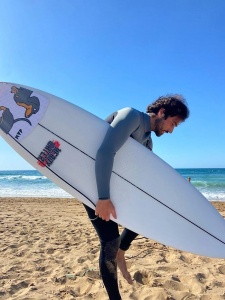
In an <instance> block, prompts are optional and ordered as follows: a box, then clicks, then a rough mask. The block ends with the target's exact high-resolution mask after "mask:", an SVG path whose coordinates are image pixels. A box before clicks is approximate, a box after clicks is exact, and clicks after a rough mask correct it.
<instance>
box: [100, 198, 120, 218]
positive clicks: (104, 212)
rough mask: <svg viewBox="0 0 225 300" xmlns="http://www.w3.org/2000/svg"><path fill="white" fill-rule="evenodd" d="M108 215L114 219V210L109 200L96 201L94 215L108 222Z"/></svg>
mask: <svg viewBox="0 0 225 300" xmlns="http://www.w3.org/2000/svg"><path fill="white" fill-rule="evenodd" d="M110 214H112V216H113V218H114V219H116V218H117V216H116V210H115V207H114V205H113V204H112V202H111V200H110V199H107V200H98V202H97V204H96V208H95V215H96V216H99V218H101V219H102V220H105V221H109V220H110Z"/></svg>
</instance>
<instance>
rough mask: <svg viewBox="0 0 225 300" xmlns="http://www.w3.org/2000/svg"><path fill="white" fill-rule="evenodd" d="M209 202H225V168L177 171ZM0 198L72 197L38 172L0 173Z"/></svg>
mask: <svg viewBox="0 0 225 300" xmlns="http://www.w3.org/2000/svg"><path fill="white" fill-rule="evenodd" d="M177 171H178V172H179V173H180V174H181V175H182V176H183V177H184V178H185V179H187V180H188V177H190V178H191V184H193V185H194V186H195V187H196V188H197V189H198V190H199V191H200V192H201V193H202V194H203V195H204V196H205V197H206V198H207V199H208V200H210V201H225V168H219V169H217V168H209V169H207V168H204V169H199V168H198V169H191V168H190V169H177ZM0 197H51V198H53V197H62V198H70V197H72V196H71V195H69V194H68V193H66V192H65V191H64V190H62V189H61V188H59V187H58V186H56V185H55V184H54V183H52V182H51V181H50V180H48V179H47V178H46V177H45V176H43V175H42V174H40V173H39V172H38V171H36V170H26V171H24V170H23V171H18V170H17V171H0Z"/></svg>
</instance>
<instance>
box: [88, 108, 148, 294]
mask: <svg viewBox="0 0 225 300" xmlns="http://www.w3.org/2000/svg"><path fill="white" fill-rule="evenodd" d="M106 121H107V122H108V123H110V127H109V129H108V131H107V133H106V135H105V138H104V140H103V142H102V144H101V145H100V148H99V150H98V152H97V156H96V165H95V171H96V182H97V188H98V196H99V199H102V200H104V199H110V177H111V173H112V167H113V161H114V156H115V154H116V152H117V151H118V150H119V149H120V148H121V147H122V146H123V144H124V143H125V142H126V140H127V139H128V138H129V137H132V138H133V139H135V140H137V141H138V142H139V143H141V144H143V145H144V146H146V147H147V148H149V149H150V150H152V140H151V136H150V134H151V128H150V116H149V115H148V114H146V113H142V112H140V111H138V110H135V109H133V108H124V109H121V110H119V111H117V112H115V113H113V114H112V115H110V116H109V117H108V118H107V119H106ZM112 200H113V199H112ZM85 208H86V210H87V213H88V215H89V218H90V219H91V222H92V224H93V226H94V228H95V230H96V232H97V234H98V236H99V239H100V242H101V251H100V260H99V266H100V272H101V276H102V279H103V282H104V285H105V287H106V290H107V292H108V295H109V299H110V300H120V299H121V296H120V293H119V288H118V283H117V266H116V254H117V251H118V249H119V248H120V249H122V250H127V249H128V248H129V246H130V244H131V242H132V241H133V240H134V239H135V237H136V236H137V233H135V232H132V231H131V230H128V229H126V228H125V229H124V231H123V233H122V234H121V236H120V235H119V229H118V224H117V223H115V222H113V221H111V220H110V221H108V222H106V221H104V220H102V219H101V218H98V217H96V216H95V211H94V210H93V209H91V208H89V207H87V206H85Z"/></svg>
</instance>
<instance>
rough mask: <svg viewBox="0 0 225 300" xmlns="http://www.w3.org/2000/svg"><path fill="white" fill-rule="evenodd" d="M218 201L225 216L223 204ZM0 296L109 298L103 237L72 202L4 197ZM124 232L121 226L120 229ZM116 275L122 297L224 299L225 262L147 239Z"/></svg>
mask: <svg viewBox="0 0 225 300" xmlns="http://www.w3.org/2000/svg"><path fill="white" fill-rule="evenodd" d="M213 205H215V206H216V208H217V209H218V210H219V211H220V213H221V214H222V215H223V216H224V217H225V202H214V203H213ZM0 208H1V209H0V241H1V244H0V299H2V300H5V299H17V300H19V299H21V300H26V299H35V300H38V299H42V300H45V299H99V300H106V299H108V297H107V294H106V291H105V289H104V287H103V285H102V281H101V279H100V277H99V271H98V256H99V242H98V238H97V236H96V234H95V231H94V229H93V228H92V225H91V223H90V221H89V220H88V218H87V216H86V212H85V210H84V208H83V206H82V205H81V203H79V202H78V201H76V200H74V199H52V198H49V199H46V198H31V199H29V198H0ZM120 229H121V230H122V228H120ZM126 258H127V264H128V266H129V270H130V272H131V274H132V276H133V277H134V279H135V281H134V284H133V285H129V284H128V283H127V282H126V281H125V280H124V279H123V277H122V275H121V274H120V272H118V278H119V286H120V290H121V295H122V299H123V300H126V299H137V300H164V299H165V300H173V299H175V300H181V299H183V300H194V299H201V300H209V299H211V300H217V299H225V260H223V259H212V258H207V257H201V256H197V255H193V254H190V253H185V252H181V251H178V250H174V249H172V248H170V247H166V246H164V245H161V244H158V243H156V242H154V241H152V240H147V239H145V238H143V237H141V236H139V237H138V239H137V240H135V241H134V242H133V244H132V246H131V248H130V250H129V251H128V252H127V254H126Z"/></svg>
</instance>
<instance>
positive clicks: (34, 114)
mask: <svg viewBox="0 0 225 300" xmlns="http://www.w3.org/2000/svg"><path fill="white" fill-rule="evenodd" d="M47 106H48V99H47V98H45V97H43V96H42V95H40V94H38V93H37V92H35V91H32V89H27V88H24V87H21V86H20V85H16V84H15V85H13V84H8V83H0V129H1V130H3V131H4V132H5V133H6V134H10V135H11V136H12V137H13V138H14V139H16V140H22V139H23V138H24V137H25V136H27V135H28V134H29V133H30V132H31V131H32V130H33V129H34V127H35V126H36V125H37V124H38V122H39V121H40V120H41V118H42V116H43V115H44V113H45V111H46V109H47Z"/></svg>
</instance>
